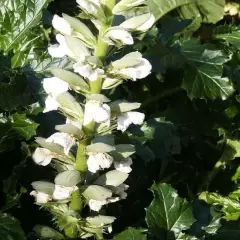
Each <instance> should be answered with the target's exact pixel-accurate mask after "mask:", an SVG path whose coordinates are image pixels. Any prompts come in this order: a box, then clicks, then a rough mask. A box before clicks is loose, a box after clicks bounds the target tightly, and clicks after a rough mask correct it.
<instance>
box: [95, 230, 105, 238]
mask: <svg viewBox="0 0 240 240" xmlns="http://www.w3.org/2000/svg"><path fill="white" fill-rule="evenodd" d="M96 239H97V240H103V239H104V238H103V234H102V233H100V232H99V233H96Z"/></svg>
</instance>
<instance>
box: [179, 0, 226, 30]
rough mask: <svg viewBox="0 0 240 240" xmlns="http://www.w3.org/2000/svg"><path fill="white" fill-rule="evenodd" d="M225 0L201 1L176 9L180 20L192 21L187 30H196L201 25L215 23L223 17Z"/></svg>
mask: <svg viewBox="0 0 240 240" xmlns="http://www.w3.org/2000/svg"><path fill="white" fill-rule="evenodd" d="M224 5H225V0H201V1H196V2H194V1H193V2H192V3H189V4H186V5H183V6H181V7H180V8H178V9H177V10H178V13H179V15H180V17H181V18H182V19H192V23H191V25H190V27H189V28H191V30H193V31H194V30H197V29H198V28H199V27H200V25H201V23H216V22H218V21H219V20H221V19H222V18H223V16H224Z"/></svg>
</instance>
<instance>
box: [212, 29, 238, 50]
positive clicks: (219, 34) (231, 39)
mask: <svg viewBox="0 0 240 240" xmlns="http://www.w3.org/2000/svg"><path fill="white" fill-rule="evenodd" d="M214 37H215V38H216V39H222V40H224V41H226V42H227V43H230V44H232V45H233V46H234V47H236V48H238V49H239V48H240V30H239V29H238V28H236V27H233V26H228V25H226V26H222V25H220V26H219V27H218V28H216V29H215V32H214Z"/></svg>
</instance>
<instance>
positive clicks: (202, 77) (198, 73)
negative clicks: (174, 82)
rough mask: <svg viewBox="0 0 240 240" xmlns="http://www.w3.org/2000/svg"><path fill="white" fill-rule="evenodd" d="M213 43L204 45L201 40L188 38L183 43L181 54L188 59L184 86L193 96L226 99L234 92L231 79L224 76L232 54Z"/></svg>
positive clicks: (189, 94) (191, 96)
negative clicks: (224, 70)
mask: <svg viewBox="0 0 240 240" xmlns="http://www.w3.org/2000/svg"><path fill="white" fill-rule="evenodd" d="M212 48H213V46H212V45H207V44H206V45H202V44H201V43H200V41H199V40H194V39H192V40H186V41H184V42H183V43H182V44H181V50H180V51H181V54H182V55H183V56H184V58H185V59H186V60H187V64H188V66H189V67H188V68H187V69H186V70H185V76H184V80H183V83H182V87H183V88H184V89H186V90H187V93H188V96H189V97H190V98H191V99H193V98H206V99H216V98H220V99H222V100H225V99H227V98H229V97H230V96H231V95H232V94H233V93H234V91H235V90H234V88H233V84H232V82H231V80H230V79H229V78H227V77H223V76H222V75H223V64H224V63H226V62H228V61H229V60H230V56H229V55H227V54H226V53H224V52H223V51H221V50H216V49H214V48H213V49H212Z"/></svg>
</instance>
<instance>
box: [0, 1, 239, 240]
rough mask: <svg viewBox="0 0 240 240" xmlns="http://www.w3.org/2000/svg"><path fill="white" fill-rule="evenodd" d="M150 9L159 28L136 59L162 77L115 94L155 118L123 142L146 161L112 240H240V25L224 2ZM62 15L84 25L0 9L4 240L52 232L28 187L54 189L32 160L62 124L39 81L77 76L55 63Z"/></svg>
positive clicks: (71, 4) (33, 5) (21, 7)
mask: <svg viewBox="0 0 240 240" xmlns="http://www.w3.org/2000/svg"><path fill="white" fill-rule="evenodd" d="M148 4H149V7H150V9H151V10H152V12H153V13H154V15H155V17H156V19H158V22H157V24H156V26H155V27H153V28H152V29H151V30H150V31H149V32H148V33H147V34H146V35H145V37H144V39H142V40H139V41H138V42H137V43H136V44H135V45H134V46H133V48H134V49H135V50H136V49H137V50H139V51H141V52H142V53H143V54H144V56H145V57H146V58H148V59H149V60H150V61H151V63H152V65H153V73H152V74H151V75H150V76H149V77H147V78H146V79H144V80H142V81H138V82H128V83H127V84H125V85H123V86H121V87H118V88H117V89H114V90H113V91H112V90H111V91H108V92H107V94H108V95H109V96H110V98H111V99H112V100H114V99H118V98H120V97H121V98H122V96H125V97H126V99H128V100H129V101H136V102H141V103H142V107H141V111H143V112H145V114H146V116H147V118H146V122H145V123H144V125H143V126H140V127H137V126H132V127H131V128H130V130H129V131H128V132H127V133H125V134H117V141H118V142H119V143H121V142H123V143H126V142H129V143H133V144H134V145H135V146H136V148H137V153H136V155H135V157H134V165H133V172H132V173H131V174H130V178H129V181H128V185H130V189H129V190H128V198H127V200H125V201H121V202H120V203H119V204H115V205H113V206H112V205H109V207H108V209H107V213H109V215H114V216H116V218H117V220H116V222H115V223H114V225H113V229H114V232H113V234H112V236H110V237H108V238H109V239H112V238H113V239H114V240H121V239H131V240H146V239H151V240H153V239H161V240H164V239H178V240H180V239H181V240H193V239H213V240H221V239H231V240H235V239H236V240H237V239H239V237H240V230H239V229H240V228H239V226H240V221H239V217H240V200H239V198H240V191H239V189H240V188H239V178H240V167H239V157H240V150H239V147H240V141H239V138H240V132H239V126H240V125H239V120H240V111H239V110H240V97H239V84H240V81H239V77H240V68H239V66H240V55H239V49H240V30H239V24H240V19H239V18H238V17H237V16H235V17H232V16H229V15H224V5H225V1H224V0H211V1H210V0H201V1H193V0H148ZM62 12H65V13H69V14H71V15H74V14H75V15H76V14H77V8H76V3H75V1H72V0H71V1H62V0H58V1H57V0H55V1H52V2H51V1H49V0H21V1H20V0H3V2H2V4H1V6H0V51H1V55H0V159H1V164H2V165H1V169H0V180H1V193H2V194H1V195H2V196H3V197H2V198H1V199H0V204H1V213H0V239H10V240H11V239H12V240H18V239H19V240H24V239H36V237H35V235H34V234H33V233H32V228H33V227H34V225H36V224H41V225H48V226H51V227H54V226H53V224H52V222H51V218H50V216H49V215H48V214H47V213H46V212H45V211H44V210H43V209H41V210H39V209H38V208H37V207H36V206H35V205H34V203H33V199H32V198H31V197H30V196H29V192H30V191H31V187H30V184H31V182H32V181H34V180H39V179H40V178H41V179H50V180H51V179H52V176H53V175H52V172H51V171H52V170H51V169H47V171H46V170H45V169H44V170H43V169H41V168H40V169H39V168H37V167H36V166H35V165H34V164H33V163H32V160H31V157H30V156H31V152H32V150H33V149H34V147H35V146H34V142H33V138H34V136H35V135H36V134H37V133H38V135H40V136H44V137H46V136H49V135H50V134H51V133H52V131H53V129H54V126H55V125H56V124H59V123H61V122H62V118H61V116H60V115H58V114H57V113H55V112H53V113H48V114H42V113H41V111H42V107H43V102H44V98H45V95H44V93H43V91H42V88H41V80H42V79H43V77H44V76H46V75H48V74H49V73H48V69H49V68H50V67H52V66H61V67H62V68H67V66H68V59H61V60H53V59H51V58H50V57H49V55H48V54H47V46H48V44H49V42H51V43H53V42H54V31H53V29H52V28H51V19H52V16H53V14H55V13H57V14H60V13H62ZM125 50H126V49H122V50H121V51H120V52H119V53H118V54H119V55H124V54H125ZM129 50H131V49H127V50H126V51H129ZM13 216H14V217H13ZM22 229H23V230H22ZM49 232H51V231H50V230H49ZM51 234H53V235H54V234H55V235H54V236H55V237H56V236H58V237H59V236H60V238H59V239H62V235H59V234H57V233H55V232H51ZM51 236H52V235H51ZM42 239H44V238H42ZM45 239H46V238H45ZM48 239H49V238H48ZM56 239H57V238H56Z"/></svg>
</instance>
